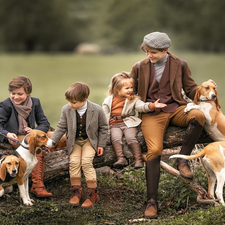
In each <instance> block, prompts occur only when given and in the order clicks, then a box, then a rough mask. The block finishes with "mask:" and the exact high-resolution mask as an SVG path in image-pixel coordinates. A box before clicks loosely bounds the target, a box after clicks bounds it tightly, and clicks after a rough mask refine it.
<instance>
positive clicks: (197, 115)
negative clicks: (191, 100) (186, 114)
mask: <svg viewBox="0 0 225 225" xmlns="http://www.w3.org/2000/svg"><path fill="white" fill-rule="evenodd" d="M191 112H192V119H193V118H195V119H196V120H197V121H198V122H199V124H201V125H202V126H204V124H205V115H204V113H203V112H202V111H200V110H197V109H196V110H192V111H191Z"/></svg>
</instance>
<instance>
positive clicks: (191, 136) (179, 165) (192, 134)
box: [173, 119, 203, 179]
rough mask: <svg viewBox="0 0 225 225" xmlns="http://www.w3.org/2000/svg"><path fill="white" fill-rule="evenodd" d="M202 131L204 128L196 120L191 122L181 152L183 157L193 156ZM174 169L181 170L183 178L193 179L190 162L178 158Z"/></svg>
mask: <svg viewBox="0 0 225 225" xmlns="http://www.w3.org/2000/svg"><path fill="white" fill-rule="evenodd" d="M202 130H203V126H202V125H201V124H200V123H199V122H198V121H197V120H196V119H192V120H190V122H189V125H188V127H187V130H186V133H185V137H184V142H183V145H182V148H181V150H180V154H183V155H190V154H191V152H192V150H193V148H194V146H195V144H196V142H197V140H198V139H199V137H200V135H201V133H202ZM173 167H174V168H175V169H177V170H179V172H180V175H181V176H183V177H185V178H189V179H193V174H192V172H191V170H190V167H189V165H188V160H186V159H179V158H177V159H176V161H175V163H174V165H173Z"/></svg>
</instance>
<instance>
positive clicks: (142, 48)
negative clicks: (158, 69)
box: [140, 42, 164, 52]
mask: <svg viewBox="0 0 225 225" xmlns="http://www.w3.org/2000/svg"><path fill="white" fill-rule="evenodd" d="M140 49H141V50H142V51H144V52H146V51H147V50H148V49H150V47H149V46H148V45H146V44H145V43H144V42H143V43H142V44H141V46H140ZM154 49H155V50H158V51H160V52H162V51H163V50H164V49H157V48H154Z"/></svg>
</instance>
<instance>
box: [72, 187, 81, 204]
mask: <svg viewBox="0 0 225 225" xmlns="http://www.w3.org/2000/svg"><path fill="white" fill-rule="evenodd" d="M71 190H72V192H73V195H72V198H71V199H70V201H69V204H70V205H73V206H78V205H79V204H80V199H81V198H82V188H81V186H78V185H74V186H72V187H71Z"/></svg>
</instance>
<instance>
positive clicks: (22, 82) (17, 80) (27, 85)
mask: <svg viewBox="0 0 225 225" xmlns="http://www.w3.org/2000/svg"><path fill="white" fill-rule="evenodd" d="M21 87H23V88H24V91H25V92H26V94H30V93H31V92H32V84H31V81H30V79H29V78H27V77H25V76H18V77H14V78H13V79H12V80H11V81H10V82H9V87H8V90H9V91H10V92H12V91H14V90H15V89H18V88H21Z"/></svg>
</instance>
